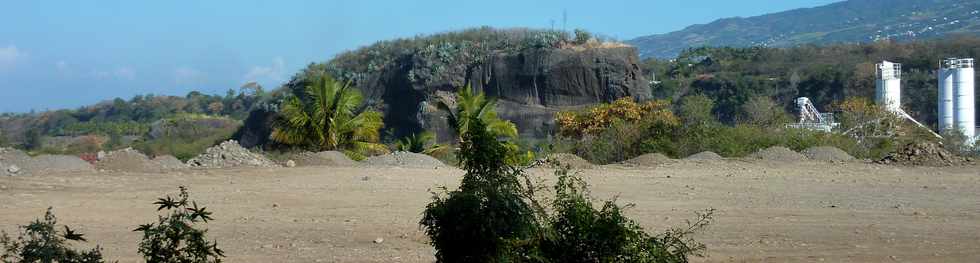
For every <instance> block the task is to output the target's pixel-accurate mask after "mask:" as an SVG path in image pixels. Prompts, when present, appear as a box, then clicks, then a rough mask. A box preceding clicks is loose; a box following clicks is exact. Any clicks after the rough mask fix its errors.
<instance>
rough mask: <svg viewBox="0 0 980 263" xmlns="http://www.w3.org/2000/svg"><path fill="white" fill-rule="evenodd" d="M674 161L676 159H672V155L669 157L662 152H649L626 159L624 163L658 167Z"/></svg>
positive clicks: (635, 165)
mask: <svg viewBox="0 0 980 263" xmlns="http://www.w3.org/2000/svg"><path fill="white" fill-rule="evenodd" d="M673 162H675V160H674V159H671V158H670V157H667V156H666V155H663V154H661V153H648V154H644V155H640V156H637V157H636V158H633V159H629V160H626V161H624V162H623V164H624V165H628V166H634V167H656V166H659V165H663V164H668V163H673Z"/></svg>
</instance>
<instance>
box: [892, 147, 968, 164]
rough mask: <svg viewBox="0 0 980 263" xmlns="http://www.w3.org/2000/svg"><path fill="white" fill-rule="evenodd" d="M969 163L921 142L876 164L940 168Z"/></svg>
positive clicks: (903, 148)
mask: <svg viewBox="0 0 980 263" xmlns="http://www.w3.org/2000/svg"><path fill="white" fill-rule="evenodd" d="M969 161H970V160H968V159H966V158H963V157H960V156H956V155H955V154H953V153H950V152H949V151H946V149H943V147H942V146H939V145H937V144H934V143H928V142H920V143H910V144H906V145H905V146H904V147H902V148H901V149H899V150H898V151H897V152H894V153H891V154H888V156H885V158H882V159H881V160H878V161H875V163H879V164H900V165H915V166H937V167H938V166H954V165H962V164H966V163H968V162H969Z"/></svg>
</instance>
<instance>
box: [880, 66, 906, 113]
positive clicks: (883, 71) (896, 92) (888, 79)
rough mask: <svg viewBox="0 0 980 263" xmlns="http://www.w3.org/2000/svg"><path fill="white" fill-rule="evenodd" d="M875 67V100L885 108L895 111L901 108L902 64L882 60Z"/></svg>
mask: <svg viewBox="0 0 980 263" xmlns="http://www.w3.org/2000/svg"><path fill="white" fill-rule="evenodd" d="M877 67H878V68H877V73H878V74H877V75H878V81H877V83H876V85H875V86H876V87H875V88H876V89H875V101H876V102H877V103H878V105H881V106H882V107H884V108H885V109H886V110H889V111H893V112H897V111H899V110H901V108H902V65H901V64H898V63H891V62H888V61H884V62H882V63H881V64H878V65H877Z"/></svg>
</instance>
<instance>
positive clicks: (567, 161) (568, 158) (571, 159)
mask: <svg viewBox="0 0 980 263" xmlns="http://www.w3.org/2000/svg"><path fill="white" fill-rule="evenodd" d="M541 161H542V162H543V163H544V165H545V166H546V167H550V168H559V167H568V168H572V169H592V168H593V167H594V166H595V165H593V164H592V163H590V162H589V161H588V160H585V159H582V157H579V156H578V155H574V154H570V153H553V154H549V155H548V156H545V158H543V159H541Z"/></svg>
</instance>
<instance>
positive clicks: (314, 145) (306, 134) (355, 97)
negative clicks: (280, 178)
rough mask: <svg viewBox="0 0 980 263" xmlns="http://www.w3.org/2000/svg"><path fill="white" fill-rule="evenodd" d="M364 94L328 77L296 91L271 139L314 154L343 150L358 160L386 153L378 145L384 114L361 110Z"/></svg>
mask: <svg viewBox="0 0 980 263" xmlns="http://www.w3.org/2000/svg"><path fill="white" fill-rule="evenodd" d="M362 100H363V97H362V96H361V93H360V92H359V91H357V89H355V88H354V87H352V86H351V85H350V82H343V83H342V82H340V81H338V80H336V79H334V78H333V77H332V76H330V75H328V74H321V75H320V76H317V77H316V78H315V79H314V80H313V81H312V82H311V83H310V85H308V86H306V88H305V89H303V90H301V91H300V90H294V93H293V94H292V95H291V96H289V97H287V98H286V100H285V101H284V102H283V104H282V109H281V110H280V112H279V114H280V117H279V118H278V119H276V121H275V122H274V123H273V131H272V135H271V139H272V140H273V141H276V142H278V143H282V144H285V145H291V146H295V147H300V148H305V149H309V150H314V151H333V150H341V151H344V152H345V153H346V154H348V155H350V156H352V157H354V158H355V159H360V158H363V156H364V155H366V154H369V153H372V152H385V151H387V148H386V147H385V146H384V145H382V144H380V143H379V140H380V130H381V127H382V126H383V125H384V123H383V122H382V117H381V113H380V112H378V111H373V110H366V109H363V108H362V105H361V103H362Z"/></svg>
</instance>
